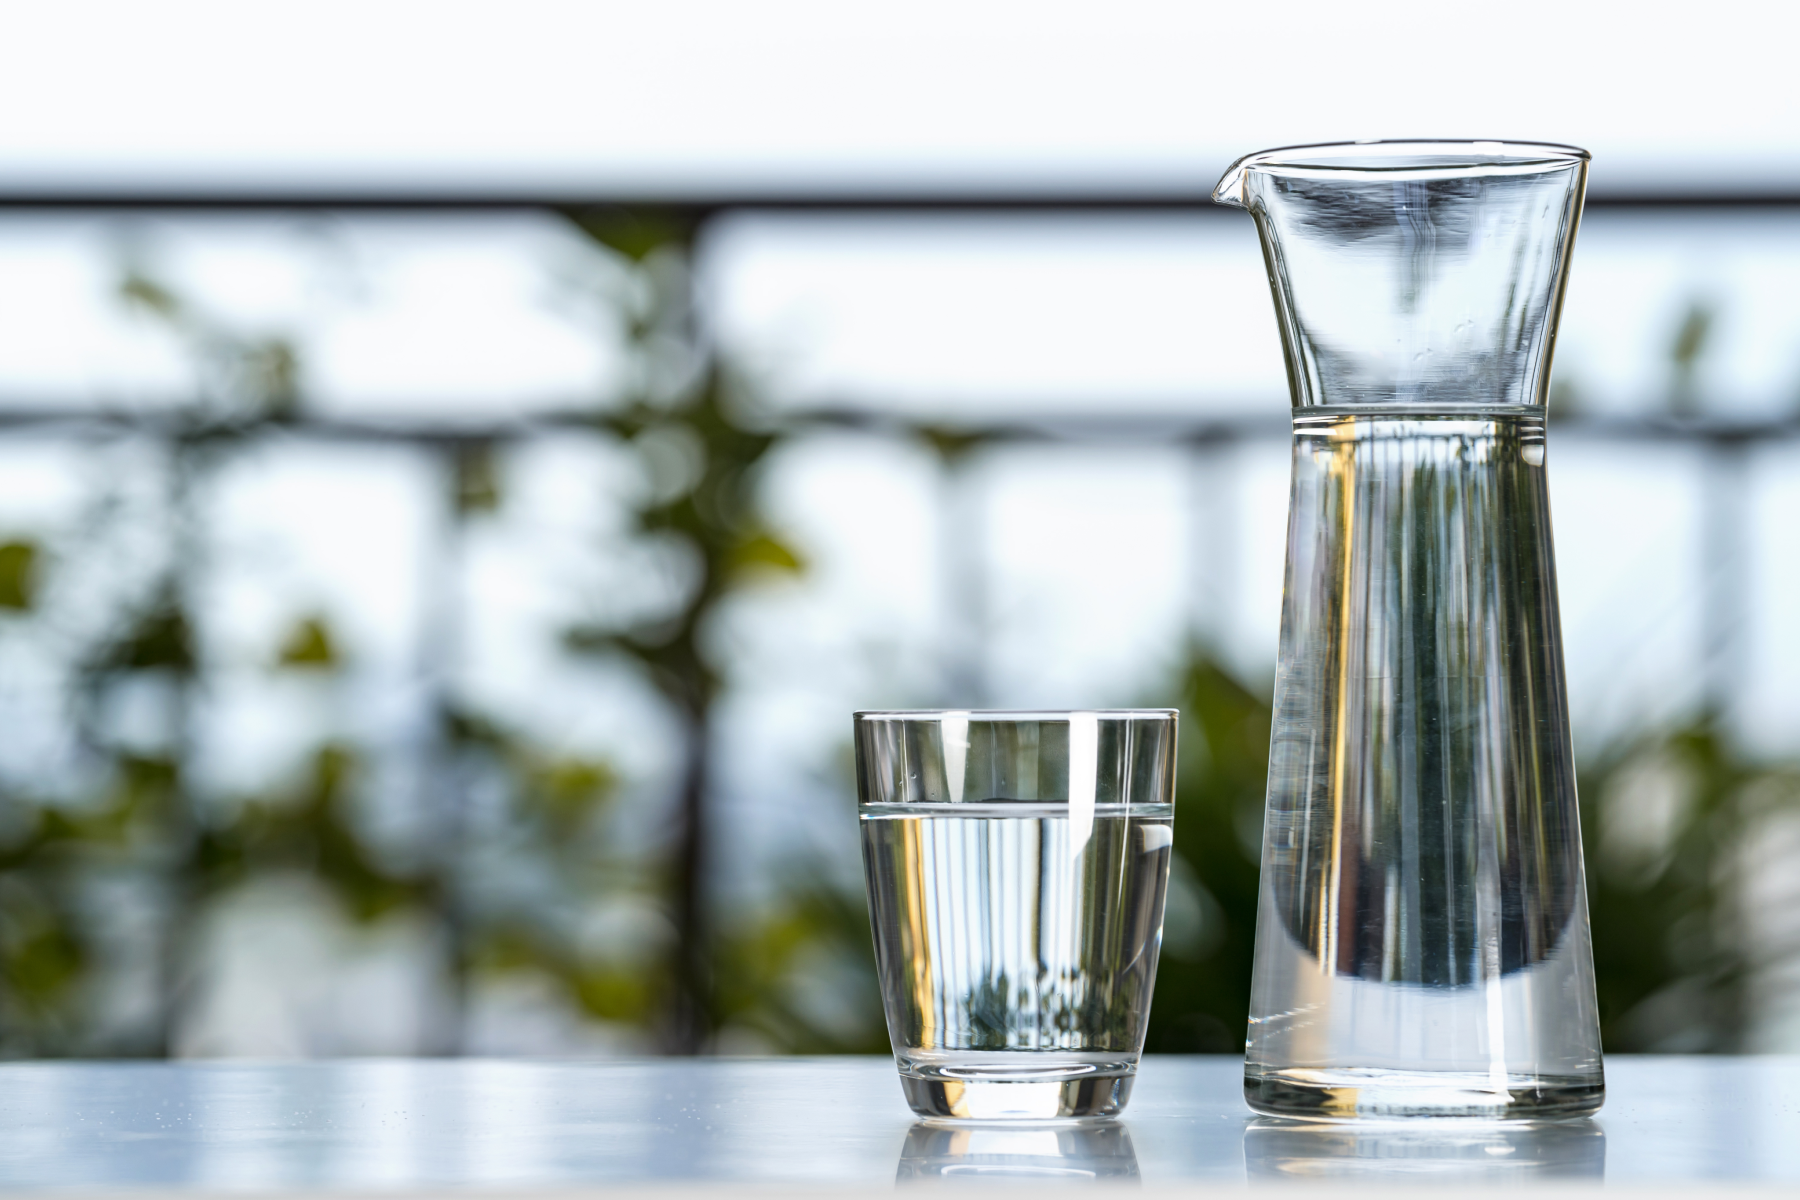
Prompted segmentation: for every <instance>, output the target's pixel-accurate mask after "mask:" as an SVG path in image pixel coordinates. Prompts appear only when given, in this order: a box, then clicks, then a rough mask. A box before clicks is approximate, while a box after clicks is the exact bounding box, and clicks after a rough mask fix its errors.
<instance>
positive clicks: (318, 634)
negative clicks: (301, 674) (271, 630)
mask: <svg viewBox="0 0 1800 1200" xmlns="http://www.w3.org/2000/svg"><path fill="white" fill-rule="evenodd" d="M275 661H276V663H277V664H278V665H280V666H283V667H306V668H312V669H315V670H331V669H333V668H335V667H337V666H338V665H339V657H338V650H337V643H336V639H334V638H333V637H332V636H331V627H330V626H329V625H328V624H326V622H325V618H324V617H321V616H317V615H314V616H310V617H302V618H301V619H300V620H299V621H297V622H295V623H294V627H293V628H292V629H290V630H289V631H288V635H287V636H286V637H285V638H283V639H282V641H281V649H280V650H279V651H277V652H276V658H275Z"/></svg>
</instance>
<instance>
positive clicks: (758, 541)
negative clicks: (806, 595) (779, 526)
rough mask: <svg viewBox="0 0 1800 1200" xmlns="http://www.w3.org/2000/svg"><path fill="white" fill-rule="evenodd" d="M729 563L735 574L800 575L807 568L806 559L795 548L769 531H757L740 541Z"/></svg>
mask: <svg viewBox="0 0 1800 1200" xmlns="http://www.w3.org/2000/svg"><path fill="white" fill-rule="evenodd" d="M729 563H730V566H729V568H728V569H729V570H730V571H731V572H732V574H733V575H734V576H735V575H743V574H751V573H755V572H758V571H764V572H769V571H772V572H776V573H779V574H785V575H798V574H800V573H802V572H803V571H805V570H806V563H805V561H804V560H803V559H802V558H801V557H800V555H799V554H798V553H797V552H796V551H795V550H793V549H792V548H791V547H789V546H788V545H787V544H785V543H784V542H781V541H779V540H777V539H776V538H775V537H774V536H773V535H771V534H767V533H757V534H754V535H752V536H750V537H748V538H745V539H744V540H743V541H741V542H739V543H738V544H737V546H736V547H735V548H734V549H733V550H732V552H731V557H730V559H729Z"/></svg>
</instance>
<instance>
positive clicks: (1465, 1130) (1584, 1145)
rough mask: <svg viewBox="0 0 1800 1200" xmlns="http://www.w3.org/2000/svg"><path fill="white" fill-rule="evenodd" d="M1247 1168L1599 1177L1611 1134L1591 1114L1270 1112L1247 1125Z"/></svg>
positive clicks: (1487, 1179)
mask: <svg viewBox="0 0 1800 1200" xmlns="http://www.w3.org/2000/svg"><path fill="white" fill-rule="evenodd" d="M1244 1169H1245V1171H1246V1172H1247V1173H1248V1174H1249V1176H1250V1180H1251V1182H1253V1183H1263V1182H1271V1183H1292V1182H1295V1181H1298V1180H1303V1179H1333V1180H1363V1181H1367V1182H1370V1183H1377V1182H1395V1183H1398V1182H1404V1181H1407V1180H1413V1181H1416V1182H1419V1183H1477V1184H1504V1183H1511V1182H1515V1181H1517V1182H1526V1181H1532V1182H1535V1181H1537V1180H1590V1181H1592V1182H1595V1183H1598V1182H1600V1181H1601V1180H1602V1179H1604V1178H1605V1176H1606V1134H1605V1133H1604V1132H1603V1131H1602V1130H1601V1128H1600V1126H1599V1125H1597V1124H1595V1123H1594V1122H1593V1121H1557V1122H1545V1123H1542V1124H1529V1125H1527V1124H1500V1123H1497V1122H1496V1123H1482V1124H1469V1123H1466V1122H1463V1121H1458V1120H1421V1121H1417V1122H1411V1121H1409V1122H1407V1123H1405V1124H1392V1125H1354V1126H1353V1125H1347V1124H1335V1123H1333V1124H1323V1123H1320V1124H1310V1123H1302V1122H1298V1121H1281V1120H1270V1119H1267V1118H1265V1119H1262V1120H1258V1121H1252V1122H1251V1123H1250V1124H1249V1125H1248V1126H1246V1127H1245V1130H1244Z"/></svg>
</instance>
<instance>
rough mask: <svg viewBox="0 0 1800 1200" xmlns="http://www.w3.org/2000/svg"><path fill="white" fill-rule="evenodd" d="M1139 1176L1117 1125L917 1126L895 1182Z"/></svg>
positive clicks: (1126, 1133) (903, 1152)
mask: <svg viewBox="0 0 1800 1200" xmlns="http://www.w3.org/2000/svg"><path fill="white" fill-rule="evenodd" d="M1137 1177H1138V1161H1137V1152H1136V1151H1134V1150H1133V1149H1132V1147H1131V1131H1130V1130H1128V1129H1126V1128H1125V1126H1123V1125H1121V1124H1120V1123H1118V1122H1117V1121H1100V1122H1096V1123H1093V1124H1085V1123H1084V1124H1080V1125H1070V1124H1059V1125H1024V1124H1021V1125H958V1126H950V1125H939V1124H935V1123H933V1122H930V1121H920V1122H918V1123H917V1124H916V1125H914V1126H913V1127H912V1129H911V1130H909V1131H908V1132H907V1135H906V1145H905V1147H904V1148H903V1149H902V1150H901V1151H900V1167H899V1170H898V1171H897V1172H896V1181H897V1182H899V1183H917V1182H922V1181H925V1180H947V1179H956V1180H981V1179H1002V1180H1040V1181H1044V1182H1054V1181H1068V1182H1086V1181H1090V1180H1121V1179H1136V1178H1137Z"/></svg>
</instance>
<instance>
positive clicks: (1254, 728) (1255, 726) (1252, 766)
mask: <svg viewBox="0 0 1800 1200" xmlns="http://www.w3.org/2000/svg"><path fill="white" fill-rule="evenodd" d="M1179 703H1180V706H1181V762H1180V774H1179V776H1178V778H1177V791H1176V799H1175V854H1176V856H1177V858H1179V859H1180V861H1181V863H1182V864H1184V865H1185V868H1186V870H1185V871H1184V872H1183V873H1182V876H1183V877H1185V878H1183V877H1178V881H1177V886H1178V887H1179V886H1181V885H1182V883H1184V882H1187V881H1189V880H1191V881H1192V882H1191V883H1189V884H1188V886H1191V887H1195V888H1196V889H1198V891H1199V894H1198V895H1197V896H1196V897H1195V899H1196V900H1197V902H1198V903H1197V907H1198V909H1199V917H1200V922H1201V928H1200V930H1199V931H1198V936H1197V937H1196V938H1195V945H1194V948H1193V949H1192V950H1191V951H1188V952H1186V953H1184V952H1183V949H1182V948H1181V947H1179V946H1170V947H1169V948H1168V949H1167V950H1165V952H1164V954H1163V958H1162V962H1161V964H1160V965H1159V966H1158V967H1157V972H1156V994H1155V998H1154V1001H1153V1002H1152V1004H1151V1008H1150V1033H1149V1037H1148V1039H1147V1045H1148V1047H1149V1048H1150V1049H1152V1050H1158V1051H1165V1052H1180V1053H1208V1054H1231V1053H1238V1052H1241V1051H1242V1049H1243V1045H1244V1029H1245V1021H1246V1019H1247V1014H1248V1011H1249V1005H1250V965H1251V958H1252V954H1253V951H1254V947H1255V929H1256V901H1257V879H1258V860H1259V857H1260V855H1261V847H1262V809H1263V792H1264V787H1265V782H1266V780H1267V776H1268V761H1269V719H1270V710H1269V702H1268V699H1267V698H1266V697H1265V696H1263V695H1260V694H1258V693H1256V692H1252V691H1251V690H1250V689H1248V688H1246V687H1245V686H1244V685H1243V684H1241V683H1239V682H1238V681H1237V680H1236V679H1234V678H1232V677H1231V675H1229V674H1228V673H1227V672H1226V671H1225V670H1224V669H1223V668H1222V667H1220V666H1219V665H1218V664H1217V663H1216V662H1214V661H1213V660H1211V659H1210V658H1208V657H1207V656H1206V655H1204V654H1199V653H1196V654H1194V655H1193V656H1192V658H1191V661H1190V663H1189V665H1188V667H1187V669H1186V670H1185V671H1184V672H1183V675H1182V679H1181V692H1180V701H1179Z"/></svg>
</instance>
